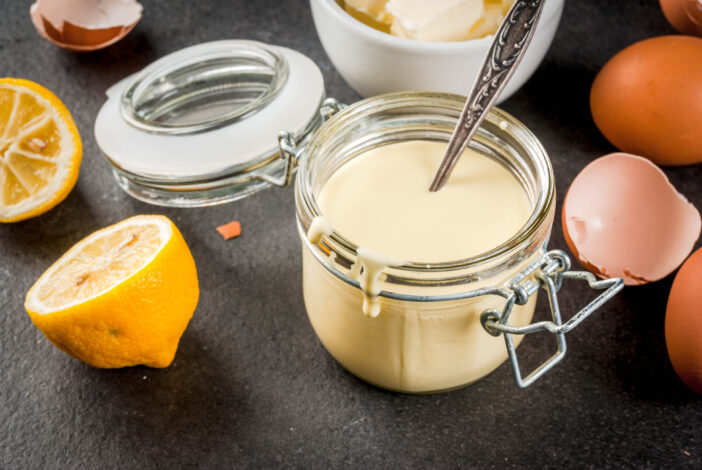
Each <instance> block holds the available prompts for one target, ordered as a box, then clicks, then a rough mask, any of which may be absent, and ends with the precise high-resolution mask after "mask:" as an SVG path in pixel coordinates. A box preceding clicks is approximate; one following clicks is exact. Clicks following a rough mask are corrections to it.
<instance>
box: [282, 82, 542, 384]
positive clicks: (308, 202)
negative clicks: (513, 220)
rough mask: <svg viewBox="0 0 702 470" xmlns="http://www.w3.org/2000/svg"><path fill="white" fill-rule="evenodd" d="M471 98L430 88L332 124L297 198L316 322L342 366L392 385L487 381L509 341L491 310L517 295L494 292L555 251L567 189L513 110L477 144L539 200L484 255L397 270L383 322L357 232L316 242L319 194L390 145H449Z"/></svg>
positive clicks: (381, 101)
mask: <svg viewBox="0 0 702 470" xmlns="http://www.w3.org/2000/svg"><path fill="white" fill-rule="evenodd" d="M464 100H465V99H464V98H463V97H460V96H457V95H449V94H440V93H429V92H409V93H396V94H390V95H382V96H378V97H375V98H371V99H368V100H364V101H361V102H359V103H356V104H354V105H353V106H351V107H349V108H346V109H345V110H343V111H341V112H340V113H339V114H337V115H336V116H334V117H333V118H332V119H331V120H330V121H328V122H327V123H326V124H325V125H324V126H322V128H321V129H320V130H319V131H318V132H317V133H316V134H315V136H314V137H313V138H312V140H311V142H310V143H309V145H308V146H307V147H306V148H305V149H304V151H303V154H302V158H301V162H300V168H299V170H298V176H297V185H296V192H295V195H296V210H297V222H298V229H299V233H300V237H301V239H302V265H303V293H304V299H305V307H306V309H307V313H308V316H309V319H310V322H311V324H312V327H313V328H314V330H315V332H316V334H317V336H318V337H319V339H320V341H321V342H322V344H323V345H324V346H325V348H326V349H327V350H328V351H329V352H330V353H331V355H332V356H334V358H335V359H336V360H337V361H338V362H339V363H341V365H343V366H344V367H345V368H346V369H347V370H349V371H350V372H351V373H353V374H354V375H356V376H358V377H360V378H361V379H363V380H365V381H367V382H370V383H372V384H374V385H377V386H380V387H383V388H387V389H390V390H395V391H400V392H409V393H427V392H438V391H442V390H449V389H453V388H457V387H460V386H463V385H467V384H470V383H472V382H475V381H476V380H479V379H480V378H482V377H483V376H485V375H487V374H488V373H490V372H491V371H493V370H494V369H495V368H497V367H498V366H499V365H500V364H501V363H502V362H504V361H505V359H506V358H507V350H506V348H505V344H504V341H503V339H502V338H500V337H495V336H492V335H490V334H489V333H488V332H486V331H485V330H484V329H483V326H482V323H481V320H480V317H481V315H482V314H483V312H485V311H486V310H490V309H497V310H501V309H502V307H503V306H504V304H505V299H504V298H502V297H499V296H496V295H490V294H485V293H484V292H485V291H486V289H489V288H493V287H506V286H508V285H509V282H510V280H511V279H512V278H513V277H514V276H515V275H517V274H518V273H519V272H520V271H521V270H522V269H524V268H525V267H526V266H528V265H529V264H530V263H532V262H533V261H535V260H537V259H539V258H540V257H541V256H542V255H543V254H544V253H545V251H546V244H547V242H548V238H549V235H550V231H551V226H552V222H553V213H554V207H555V203H554V200H555V191H554V183H553V172H552V169H551V166H550V162H549V159H548V156H547V154H546V152H545V150H544V148H543V146H541V144H540V143H539V142H538V140H537V139H536V137H534V136H533V134H531V132H529V130H528V129H526V127H524V125H522V124H521V123H519V122H518V121H517V120H515V119H514V118H512V117H511V116H509V115H508V114H506V113H504V112H502V111H500V110H498V109H494V110H492V111H491V112H490V114H489V116H488V118H487V119H486V121H485V122H484V123H483V125H482V126H481V128H480V129H479V131H478V133H477V134H476V136H475V137H474V139H473V140H472V141H471V144H470V145H471V148H472V149H473V150H475V151H478V152H480V153H482V154H483V155H486V156H488V157H490V158H493V159H495V160H496V161H498V162H499V163H501V164H502V165H503V166H505V167H506V168H508V169H509V170H510V171H511V172H512V173H513V174H514V176H515V177H516V178H517V179H518V180H519V182H520V183H521V185H522V187H523V188H524V190H525V192H526V193H527V195H528V197H529V199H530V202H531V206H532V214H531V216H530V218H529V220H528V221H527V223H526V224H525V225H524V226H523V227H522V229H521V230H520V231H519V232H518V233H516V234H514V236H513V237H512V238H511V239H510V240H507V241H506V242H504V243H501V242H502V241H501V240H496V245H497V244H498V243H501V244H499V246H495V248H494V249H493V250H491V251H489V252H487V253H483V254H480V255H478V256H475V257H473V258H469V259H462V260H455V261H452V262H444V263H434V264H431V263H430V264H426V263H423V264H419V263H413V262H410V263H408V264H407V265H405V266H402V267H392V268H386V269H385V271H384V274H383V276H382V277H381V286H382V292H381V294H380V302H381V312H380V314H379V315H378V316H377V317H375V318H371V317H368V316H366V315H364V314H363V299H364V296H363V292H362V291H361V289H360V287H359V283H358V275H359V273H358V269H357V267H358V263H357V254H356V249H357V248H358V247H357V246H356V245H355V244H354V243H353V240H347V239H345V238H344V237H343V235H342V234H340V233H337V232H333V233H329V234H326V235H325V236H323V237H322V239H321V240H320V241H319V242H318V243H311V242H310V241H309V240H308V238H307V233H308V230H309V227H310V224H311V223H312V220H313V219H314V218H315V217H318V216H323V215H324V214H322V212H321V211H320V209H319V207H318V206H317V201H316V198H317V196H318V195H319V193H320V191H321V189H322V188H323V187H324V184H325V183H326V182H327V181H328V180H329V178H330V176H331V175H332V174H333V173H334V171H336V170H337V169H338V168H340V167H341V166H343V165H344V164H346V163H347V162H349V161H350V160H352V159H353V158H356V157H358V156H360V155H362V154H363V153H364V152H366V151H368V150H370V149H372V148H376V147H379V146H383V145H388V144H392V143H397V142H402V141H408V140H431V141H439V142H448V139H449V138H450V135H451V133H452V131H453V128H454V127H455V124H456V122H457V120H458V118H459V116H460V113H461V109H462V106H463V104H464ZM456 216H457V217H460V214H456ZM495 216H496V217H500V214H495ZM476 223H480V222H479V221H476ZM535 302H536V296H535V295H534V296H532V297H531V298H530V299H529V301H528V302H527V303H526V304H524V305H517V306H515V307H514V310H513V312H512V314H511V317H510V323H511V324H513V325H517V326H520V325H525V324H528V323H529V322H530V321H531V318H532V316H533V313H534V307H535ZM517 339H518V338H517Z"/></svg>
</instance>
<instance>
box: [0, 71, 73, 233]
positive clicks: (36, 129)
mask: <svg viewBox="0 0 702 470" xmlns="http://www.w3.org/2000/svg"><path fill="white" fill-rule="evenodd" d="M82 155H83V147H82V144H81V140H80V135H79V134H78V129H77V128H76V125H75V123H74V122H73V118H71V114H70V113H69V112H68V109H66V107H65V106H64V105H63V103H61V101H60V100H59V99H58V98H57V97H56V96H55V95H54V94H53V93H51V92H50V91H49V90H47V89H46V88H44V87H42V86H41V85H37V84H36V83H34V82H30V81H28V80H22V79H16V78H0V222H18V221H20V220H24V219H28V218H30V217H35V216H37V215H40V214H43V213H44V212H46V211H48V210H49V209H51V208H52V207H54V206H55V205H56V204H58V203H59V202H61V201H63V200H64V199H65V198H66V196H68V193H69V192H71V189H73V186H75V184H76V180H77V179H78V170H79V168H80V160H81V156H82Z"/></svg>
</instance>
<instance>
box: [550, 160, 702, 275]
mask: <svg viewBox="0 0 702 470" xmlns="http://www.w3.org/2000/svg"><path fill="white" fill-rule="evenodd" d="M562 214H563V232H564V234H565V238H566V242H567V243H568V246H569V247H570V249H571V251H572V252H573V254H575V256H576V257H577V258H578V259H579V260H580V262H581V263H582V264H583V265H584V266H585V267H586V268H587V269H589V270H590V271H592V272H593V273H595V274H597V275H598V276H600V277H621V278H622V279H624V283H625V284H627V285H639V284H645V283H647V282H652V281H657V280H659V279H662V278H664V277H665V276H667V275H668V274H670V273H671V272H673V271H674V270H675V268H677V267H678V266H680V264H681V263H682V262H683V261H684V260H685V258H686V257H687V255H688V254H690V251H692V248H693V247H694V244H695V242H696V241H697V239H698V238H699V236H700V229H701V228H702V220H701V219H700V213H699V211H698V210H697V209H696V208H695V206H693V205H692V204H691V203H689V202H688V201H687V199H685V197H684V196H683V195H682V194H680V193H679V192H678V191H677V190H676V189H675V188H674V187H673V185H671V184H670V182H669V181H668V178H667V177H666V176H665V173H663V171H661V169H660V168H658V167H657V166H656V165H654V164H653V163H651V162H650V161H649V160H647V159H645V158H642V157H638V156H636V155H630V154H626V153H613V154H610V155H606V156H604V157H601V158H598V159H597V160H595V161H593V162H592V163H590V164H589V165H588V166H586V167H585V168H584V169H583V170H582V171H581V172H580V174H578V176H576V178H575V180H573V183H572V184H571V185H570V188H569V189H568V194H567V195H566V199H565V201H564V203H563V213H562Z"/></svg>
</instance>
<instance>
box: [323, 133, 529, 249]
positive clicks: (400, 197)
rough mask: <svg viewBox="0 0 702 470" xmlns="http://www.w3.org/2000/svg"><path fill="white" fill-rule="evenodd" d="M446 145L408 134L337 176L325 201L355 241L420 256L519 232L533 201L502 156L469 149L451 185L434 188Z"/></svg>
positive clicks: (492, 242) (491, 243)
mask: <svg viewBox="0 0 702 470" xmlns="http://www.w3.org/2000/svg"><path fill="white" fill-rule="evenodd" d="M445 149H446V145H445V144H443V143H440V142H430V141H409V142H402V143H396V144H391V145H386V146H383V147H379V148H375V149H373V150H370V151H368V152H365V153H364V154H363V155H361V156H359V157H356V158H354V159H353V160H351V161H350V162H348V163H347V164H345V165H344V166H342V167H341V168H340V169H338V170H337V171H336V172H335V173H334V174H333V175H332V176H331V178H330V179H329V181H328V182H327V183H326V184H325V185H324V187H323V188H322V191H321V192H320V194H319V196H318V198H317V202H318V205H319V208H320V209H321V211H322V214H324V216H325V217H326V218H327V219H329V220H330V221H331V224H332V225H333V227H334V229H335V230H336V231H337V232H339V233H340V234H341V235H342V236H344V237H345V238H346V239H348V240H349V241H352V242H353V243H354V244H356V245H358V246H362V247H365V248H367V249H370V250H373V251H374V252H376V253H381V254H383V255H385V256H389V257H392V258H396V259H401V260H407V261H414V262H420V263H436V262H445V261H456V260H460V259H464V258H470V257H473V256H476V255H479V254H481V253H485V252H487V251H490V250H492V249H493V248H495V247H497V246H499V245H501V244H503V243H504V242H506V241H507V240H509V239H510V238H512V237H513V236H514V235H516V234H517V232H519V229H520V228H522V226H524V224H525V223H526V222H527V220H528V219H529V215H530V214H531V204H530V202H529V198H528V197H527V194H526V192H525V191H524V189H523V188H522V186H521V184H520V183H519V181H517V179H516V178H515V177H514V175H513V174H512V173H511V172H510V171H509V170H508V169H507V168H505V167H504V166H502V165H501V164H499V163H498V162H496V161H495V160H493V159H491V158H488V157H486V156H484V155H480V154H479V153H477V152H474V151H470V150H469V151H466V152H464V154H463V155H462V156H461V158H460V159H459V161H458V163H457V164H456V167H455V169H454V170H453V173H452V174H451V178H450V179H449V180H448V182H447V184H446V185H445V186H444V187H443V188H442V189H441V190H440V191H437V192H430V191H429V189H428V188H429V186H430V185H431V181H432V178H433V177H434V173H435V171H436V169H437V168H438V166H439V163H440V162H441V158H442V157H443V154H444V151H445Z"/></svg>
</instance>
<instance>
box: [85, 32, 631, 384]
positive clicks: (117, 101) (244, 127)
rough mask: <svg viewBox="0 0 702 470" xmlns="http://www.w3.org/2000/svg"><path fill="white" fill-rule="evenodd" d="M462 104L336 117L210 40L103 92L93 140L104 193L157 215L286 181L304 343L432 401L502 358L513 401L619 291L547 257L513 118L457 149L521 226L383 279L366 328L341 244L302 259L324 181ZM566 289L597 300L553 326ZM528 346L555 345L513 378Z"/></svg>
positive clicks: (308, 82) (500, 118) (292, 58)
mask: <svg viewBox="0 0 702 470" xmlns="http://www.w3.org/2000/svg"><path fill="white" fill-rule="evenodd" d="M464 100H465V98H464V97H460V96H456V95H448V94H439V93H421V92H408V93H398V94H392V95H383V96H378V97H375V98H371V99H368V100H365V101H361V102H359V103H356V104H354V105H353V106H351V107H348V108H346V109H343V108H344V107H343V105H340V104H339V103H337V102H336V101H335V100H333V99H326V100H325V90H324V80H323V77H322V73H321V71H320V70H319V68H318V67H317V66H316V65H315V64H314V62H313V61H312V60H310V59H309V58H308V57H305V56H304V55H303V54H300V53H299V52H296V51H293V50H291V49H287V48H284V47H280V46H271V45H267V44H262V43H258V42H254V41H242V40H224V41H215V42H209V43H203V44H198V45H195V46H191V47H188V48H185V49H182V50H180V51H176V52H173V53H171V54H169V55H167V56H165V57H162V58H161V59H159V60H157V61H156V62H154V63H152V64H151V65H149V66H147V67H146V68H145V69H144V70H142V71H140V72H137V73H136V74H134V75H132V76H130V77H127V78H125V79H123V80H121V81H120V82H118V83H116V84H115V85H113V86H112V87H111V88H110V89H109V90H108V91H107V101H106V102H105V104H104V105H103V107H102V108H101V109H100V112H99V113H98V116H97V118H96V121H95V138H96V142H97V144H98V146H99V147H100V149H101V150H102V153H103V154H104V156H105V158H106V160H107V162H108V163H109V164H110V166H111V168H112V171H113V173H114V176H115V178H116V180H117V183H118V184H119V185H120V186H121V187H122V188H123V189H124V190H125V191H126V192H127V193H129V194H130V195H131V196H133V197H135V198H137V199H140V200H143V201H146V202H149V203H151V204H157V205H165V206H174V207H197V206H207V205H212V204H220V203H224V202H229V201H234V200H237V199H240V198H243V197H248V196H250V195H252V194H254V193H256V192H257V191H260V190H262V189H264V188H268V187H271V186H287V185H289V184H290V183H291V181H292V177H293V172H294V170H295V168H296V166H297V165H299V166H300V170H299V173H298V178H297V182H298V183H297V190H296V206H297V220H298V226H299V231H300V236H301V238H302V240H303V249H302V256H303V283H304V288H303V291H304V297H305V304H306V306H307V312H308V314H309V317H310V320H311V322H312V326H313V327H314V329H315V331H316V332H317V335H318V336H319V338H320V340H321V341H322V343H323V344H324V345H325V346H326V348H327V349H328V350H329V351H330V352H331V354H332V355H333V356H334V357H335V358H337V360H339V362H341V364H343V365H344V366H345V367H346V368H347V369H348V370H350V371H351V372H352V373H354V374H356V375H358V376H359V377H361V378H363V379H365V380H367V381H369V382H372V383H374V384H377V385H379V386H382V387H385V388H389V389H393V390H399V391H404V392H432V391H439V390H445V389H450V388H455V387H459V386H462V385H465V384H468V383H471V382H473V381H475V380H478V379H479V378H480V377H482V376H484V375H485V374H487V373H489V372H490V371H491V370H493V369H495V368H496V367H497V366H499V365H500V364H501V363H502V362H503V361H504V360H505V358H506V357H509V358H510V362H511V365H512V368H513V371H514V374H515V378H516V381H517V384H518V385H520V386H522V387H525V386H527V385H529V384H530V383H532V382H533V381H534V380H536V379H537V378H538V377H540V376H541V375H543V373H545V372H546V371H547V370H548V369H549V368H550V367H552V366H553V365H554V364H555V363H557V362H558V361H559V360H560V359H561V358H562V357H563V355H564V354H565V336H564V335H565V333H566V332H567V331H568V330H570V329H571V328H573V327H574V326H576V325H577V324H578V323H579V322H580V321H582V320H583V319H584V318H586V317H587V316H588V315H589V314H590V313H591V312H592V311H593V310H595V309H596V308H598V307H599V306H600V305H601V304H602V303H604V302H605V301H606V300H608V299H609V298H610V297H611V296H613V295H614V293H616V292H617V291H618V290H619V289H621V287H622V286H623V283H622V282H621V280H619V279H609V280H604V281H598V280H597V279H596V278H595V277H594V276H593V275H592V274H590V273H571V272H566V271H567V269H568V265H569V261H568V258H567V256H566V255H565V254H564V253H562V252H557V251H556V252H546V244H547V241H548V237H549V234H550V231H551V225H552V222H553V214H554V204H555V203H554V184H553V172H552V169H551V166H550V163H549V160H548V156H547V155H546V152H545V151H544V149H543V147H542V146H541V144H540V143H539V141H538V140H537V139H536V137H534V135H533V134H531V132H529V130H528V129H526V128H525V127H524V126H523V125H522V124H520V123H519V122H518V121H516V120H515V119H514V118H512V117H511V116H509V115H508V114H506V113H504V112H502V111H500V110H498V109H494V110H492V111H491V113H490V115H489V116H488V118H487V120H486V121H485V122H484V124H483V125H482V126H481V128H480V129H479V130H478V133H477V135H476V137H475V138H474V139H473V140H472V141H471V147H472V148H473V149H474V150H476V151H478V152H480V153H483V154H484V155H486V156H488V157H490V158H493V159H495V160H496V161H497V162H499V163H501V164H502V165H503V166H504V167H505V168H508V169H509V170H510V171H511V172H512V173H513V174H514V175H515V177H516V178H517V180H518V181H519V182H520V183H521V184H522V186H523V188H524V190H525V192H526V194H527V195H528V197H529V200H530V201H531V205H532V209H533V211H532V214H531V217H530V219H529V221H528V222H527V224H526V225H525V226H524V227H523V228H522V229H521V230H520V232H519V233H517V234H515V235H514V237H512V238H511V239H510V240H508V241H507V242H505V243H503V244H501V245H500V246H497V247H495V248H494V249H493V250H491V251H490V252H488V253H483V254H481V255H479V256H476V257H474V258H470V259H464V260H456V261H453V262H450V263H439V264H429V265H427V264H420V263H409V264H407V265H404V266H402V267H397V268H387V269H385V272H384V273H383V275H382V279H381V281H382V286H383V291H382V292H380V296H379V299H380V301H379V302H380V305H381V313H380V316H379V317H377V318H368V317H365V316H364V315H363V314H362V313H361V312H362V307H361V305H362V303H363V300H364V295H363V294H362V292H361V290H360V289H359V282H358V280H359V279H361V278H362V276H363V273H362V272H361V271H359V269H358V268H359V266H360V263H359V262H358V259H357V258H358V257H357V254H356V250H357V248H358V247H356V246H355V245H354V244H353V240H346V239H344V238H343V237H342V236H341V234H339V233H335V232H331V233H328V234H327V235H325V236H323V237H321V239H320V240H313V241H314V243H312V242H311V241H309V240H308V238H307V233H308V231H309V229H310V226H311V224H312V223H313V220H315V217H318V216H321V215H322V214H320V211H319V208H318V206H317V203H316V197H317V195H318V194H319V192H320V190H321V189H322V187H323V186H324V184H325V182H326V181H328V179H329V177H330V176H331V175H332V173H333V172H334V171H335V170H336V169H338V168H340V167H341V166H342V165H344V164H345V163H346V162H348V161H349V160H351V159H353V158H355V157H357V156H359V155H360V154H362V153H364V152H365V151H367V150H369V149H372V148H374V147H377V146H381V145H386V144H390V143H395V142H400V141H403V140H416V139H420V140H435V141H442V142H445V141H448V138H449V136H450V134H451V133H452V131H453V128H454V126H455V125H456V121H457V119H458V117H459V115H460V112H461V108H462V106H463V103H464ZM330 117H331V119H329V118H330ZM327 119H329V120H328V121H326V123H325V122H324V121H325V120H327ZM276 140H277V142H276ZM276 143H277V145H276ZM457 216H460V214H457ZM495 216H496V217H499V216H500V214H495ZM568 278H570V279H574V278H576V279H584V280H586V281H587V282H588V283H589V284H590V286H591V287H593V288H595V289H606V290H605V292H604V293H602V294H601V295H600V296H599V297H598V298H597V299H595V300H594V301H593V302H591V303H590V304H588V305H587V306H586V307H585V308H583V309H582V310H581V311H580V312H578V313H576V314H575V315H574V316H573V317H572V318H571V320H569V321H568V322H566V323H563V322H562V321H561V318H560V311H559V308H558V300H557V297H556V292H557V291H558V289H559V288H560V286H561V281H562V280H563V279H568ZM540 286H543V287H544V288H545V289H546V291H547V292H548V295H549V304H550V306H551V310H552V321H550V322H539V323H535V324H530V323H529V322H530V321H531V318H532V316H533V313H534V305H535V302H536V295H535V294H536V292H537V291H538V290H539V287H540ZM373 301H374V305H375V304H376V302H377V299H376V298H374V299H373ZM541 330H547V331H549V332H551V333H554V334H555V335H556V337H557V341H558V352H557V353H556V354H555V355H554V356H552V357H551V358H550V359H549V360H548V361H546V362H545V363H544V364H542V365H541V366H540V367H539V368H537V369H536V370H535V371H534V372H532V373H531V374H529V375H528V376H527V377H526V378H522V375H521V370H520V368H519V363H518V360H517V355H516V346H517V345H518V344H519V340H520V338H521V337H522V335H524V334H527V333H532V332H534V331H541ZM515 335H516V336H515ZM500 336H501V337H502V338H499V337H500ZM502 339H504V346H503V345H502Z"/></svg>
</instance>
